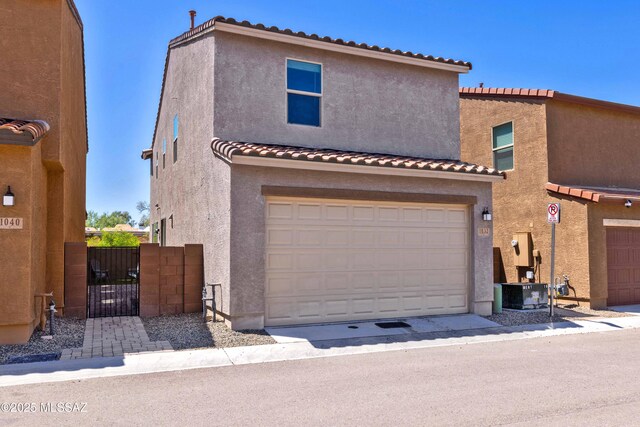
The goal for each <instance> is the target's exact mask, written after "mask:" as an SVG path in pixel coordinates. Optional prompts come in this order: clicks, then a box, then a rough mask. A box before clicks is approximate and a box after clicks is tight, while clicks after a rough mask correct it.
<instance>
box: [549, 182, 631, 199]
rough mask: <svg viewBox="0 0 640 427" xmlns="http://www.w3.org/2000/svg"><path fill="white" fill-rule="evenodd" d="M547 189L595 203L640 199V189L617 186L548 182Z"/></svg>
mask: <svg viewBox="0 0 640 427" xmlns="http://www.w3.org/2000/svg"><path fill="white" fill-rule="evenodd" d="M545 189H546V190H547V191H550V192H552V193H557V194H562V195H565V196H571V197H576V198H578V199H582V200H587V201H589V202H594V203H606V202H622V203H624V202H625V201H626V200H627V199H629V200H632V201H640V189H629V188H615V187H589V186H568V185H560V184H554V183H552V182H548V183H547V184H546V185H545Z"/></svg>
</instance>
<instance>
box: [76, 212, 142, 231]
mask: <svg viewBox="0 0 640 427" xmlns="http://www.w3.org/2000/svg"><path fill="white" fill-rule="evenodd" d="M118 224H129V225H130V226H132V227H133V225H134V224H135V221H134V220H133V219H132V218H131V214H130V213H129V212H127V211H113V212H111V213H106V212H105V213H103V214H102V215H98V213H97V212H95V211H89V212H87V221H86V222H85V226H86V227H94V228H100V229H103V228H105V227H115V226H116V225H118Z"/></svg>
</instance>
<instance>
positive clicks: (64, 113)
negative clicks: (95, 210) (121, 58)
mask: <svg viewBox="0 0 640 427" xmlns="http://www.w3.org/2000/svg"><path fill="white" fill-rule="evenodd" d="M0 35H1V37H0V40H1V41H0V45H1V46H2V50H3V55H4V56H5V58H6V60H3V61H0V87H2V91H0V108H1V110H2V111H1V113H2V115H3V117H10V118H17V119H40V120H45V121H46V122H47V123H48V124H49V125H50V130H49V132H48V133H47V134H46V135H45V137H44V138H42V140H40V141H39V142H38V143H37V144H36V145H35V146H33V147H15V146H6V145H2V144H1V142H2V141H1V140H0V164H2V165H3V167H2V168H0V169H1V170H0V186H1V188H2V190H1V191H2V194H4V191H6V185H11V188H12V190H13V192H14V194H16V206H14V207H11V208H7V207H2V206H0V216H1V217H19V218H23V219H24V228H23V229H22V230H0V301H4V302H5V303H6V302H9V303H6V305H5V306H4V307H3V310H0V344H3V343H10V342H12V343H17V342H25V341H26V340H28V338H29V336H30V335H31V332H32V330H33V327H34V326H35V323H36V322H35V321H36V318H37V316H38V307H39V305H38V306H36V304H35V303H36V299H35V298H34V294H36V293H42V292H49V291H53V292H54V298H55V300H56V303H57V306H58V307H59V308H60V311H59V312H60V314H62V313H64V260H63V258H64V257H63V253H64V252H63V251H64V249H63V248H64V242H65V241H79V242H82V241H83V240H84V220H85V175H86V166H85V165H86V152H87V130H86V117H85V98H84V97H85V91H84V68H83V60H84V59H83V51H82V29H81V26H80V23H79V22H78V21H77V20H76V17H75V15H74V14H73V12H72V10H71V6H70V4H69V2H68V1H67V0H54V1H27V0H7V1H3V2H2V4H0ZM25 52H29V54H28V55H25ZM7 266H10V268H8V267H7ZM6 307H10V309H6Z"/></svg>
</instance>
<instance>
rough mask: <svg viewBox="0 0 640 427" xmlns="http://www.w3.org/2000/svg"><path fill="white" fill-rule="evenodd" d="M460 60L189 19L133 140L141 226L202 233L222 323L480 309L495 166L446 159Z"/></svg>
mask: <svg viewBox="0 0 640 427" xmlns="http://www.w3.org/2000/svg"><path fill="white" fill-rule="evenodd" d="M470 68H471V64H469V63H467V62H463V61H454V60H450V59H442V58H434V57H433V56H426V55H422V54H413V53H411V52H401V51H398V50H395V51H393V50H389V49H387V48H379V47H377V46H369V45H366V44H356V43H354V42H348V41H343V40H341V39H336V40H334V39H331V38H328V37H319V36H317V35H315V34H311V35H307V34H305V33H302V32H292V31H291V30H288V29H287V30H280V29H278V28H275V27H265V26H264V25H262V24H257V25H254V24H250V23H248V22H246V21H244V22H238V21H235V20H233V19H226V18H222V17H217V18H214V19H211V20H209V21H207V22H205V23H204V24H202V25H200V26H198V27H196V28H192V29H191V30H190V31H188V32H186V33H184V34H183V35H181V36H179V37H177V38H175V39H173V40H172V41H171V42H170V43H169V48H168V52H167V60H166V65H165V71H164V77H163V85H162V94H161V99H160V105H159V111H158V118H157V123H156V130H155V135H154V139H153V146H152V148H151V149H149V150H145V151H144V152H143V158H145V159H149V160H150V161H151V171H150V173H151V175H152V176H151V206H152V208H151V223H152V224H153V225H152V227H151V228H152V230H159V240H160V243H161V244H163V245H170V246H172V245H182V244H185V243H202V244H204V251H205V253H204V259H205V276H206V277H205V278H206V281H207V282H209V283H214V282H219V283H221V284H222V290H221V292H219V293H218V298H219V301H218V303H219V305H218V307H219V310H220V311H221V313H222V315H223V316H224V317H225V319H226V321H227V323H228V324H229V325H230V326H231V327H232V328H234V329H244V328H261V327H263V326H264V325H285V324H302V323H317V322H326V321H348V320H356V319H372V318H391V317H399V316H417V315H427V314H448V313H467V312H474V313H480V314H490V311H491V301H492V299H493V286H492V269H491V253H492V241H491V237H490V230H491V223H489V222H484V221H483V220H482V215H481V214H482V211H483V210H484V209H485V208H488V209H491V186H492V182H496V181H502V180H503V178H504V177H503V175H502V174H500V173H499V172H497V171H495V170H493V169H487V168H485V167H482V166H476V165H472V164H466V163H463V162H460V161H459V160H458V159H459V157H460V143H459V108H458V105H459V102H458V101H459V99H458V75H459V73H466V72H468V71H469V70H470ZM157 237H158V236H156V235H154V239H155V238H157ZM185 268H186V270H185V277H186V276H187V275H189V274H190V273H189V266H186V267H185ZM142 286H143V287H144V283H143V284H142Z"/></svg>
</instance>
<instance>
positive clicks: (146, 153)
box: [140, 148, 153, 160]
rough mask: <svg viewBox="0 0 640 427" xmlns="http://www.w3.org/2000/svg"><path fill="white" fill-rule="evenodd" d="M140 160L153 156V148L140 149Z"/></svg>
mask: <svg viewBox="0 0 640 427" xmlns="http://www.w3.org/2000/svg"><path fill="white" fill-rule="evenodd" d="M140 157H142V160H147V159H150V158H152V157H153V150H152V149H151V148H145V149H144V150H142V154H141V155H140Z"/></svg>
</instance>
